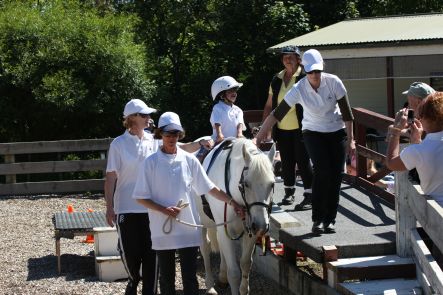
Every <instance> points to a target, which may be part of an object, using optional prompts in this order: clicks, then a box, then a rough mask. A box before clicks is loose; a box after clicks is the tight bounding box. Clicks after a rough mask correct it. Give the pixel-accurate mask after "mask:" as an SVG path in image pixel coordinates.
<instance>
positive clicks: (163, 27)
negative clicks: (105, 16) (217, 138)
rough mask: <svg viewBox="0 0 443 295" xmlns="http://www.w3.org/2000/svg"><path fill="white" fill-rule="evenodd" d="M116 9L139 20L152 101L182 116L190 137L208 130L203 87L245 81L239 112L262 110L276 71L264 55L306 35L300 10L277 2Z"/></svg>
mask: <svg viewBox="0 0 443 295" xmlns="http://www.w3.org/2000/svg"><path fill="white" fill-rule="evenodd" d="M117 7H118V9H119V10H120V11H125V12H128V11H130V12H135V13H137V14H138V16H139V17H140V19H141V23H140V26H139V36H140V38H141V40H142V41H144V43H145V45H146V50H147V52H148V54H147V63H148V65H149V68H150V72H151V73H153V76H152V78H153V79H154V81H155V83H156V86H157V87H158V92H157V96H156V102H158V103H159V104H160V107H161V111H167V110H172V111H176V112H177V113H179V114H180V115H181V118H182V121H183V122H184V125H185V127H186V129H187V133H188V135H189V138H195V137H197V136H201V135H207V134H209V132H211V128H210V124H209V116H210V112H211V109H212V105H213V102H212V98H211V95H210V87H211V84H212V82H213V81H214V80H215V79H216V78H217V77H219V76H221V75H231V76H233V77H235V78H236V79H238V80H240V81H242V82H244V83H245V86H244V87H243V88H242V89H241V90H240V93H239V100H238V104H239V105H240V106H241V107H242V108H243V109H256V108H262V107H263V105H264V102H265V99H266V97H267V90H268V89H267V88H268V85H269V81H270V79H271V77H272V74H273V73H274V72H275V71H276V70H277V69H279V68H280V66H281V65H280V61H279V60H278V59H276V58H274V57H273V56H269V55H268V54H267V53H266V49H267V48H268V47H270V46H272V45H274V44H275V43H278V42H282V41H284V40H285V39H286V38H293V36H294V35H298V34H303V33H306V32H308V29H309V24H308V17H307V15H306V14H305V13H304V12H303V10H302V8H301V6H300V5H294V4H293V3H287V2H284V1H270V0H259V1H240V0H236V1H214V0H197V1H196V0H162V1H161V0H146V1H134V3H130V4H124V5H119V6H117Z"/></svg>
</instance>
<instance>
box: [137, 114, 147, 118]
mask: <svg viewBox="0 0 443 295" xmlns="http://www.w3.org/2000/svg"><path fill="white" fill-rule="evenodd" d="M137 116H140V117H142V118H143V119H146V118H147V117H149V115H148V114H141V113H137Z"/></svg>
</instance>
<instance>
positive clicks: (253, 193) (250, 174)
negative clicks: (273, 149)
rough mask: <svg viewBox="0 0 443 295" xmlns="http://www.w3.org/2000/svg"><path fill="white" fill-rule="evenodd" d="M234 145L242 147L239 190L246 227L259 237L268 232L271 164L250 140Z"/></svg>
mask: <svg viewBox="0 0 443 295" xmlns="http://www.w3.org/2000/svg"><path fill="white" fill-rule="evenodd" d="M236 145H241V146H242V155H243V159H244V168H243V169H242V171H241V176H240V181H239V190H240V193H241V194H242V198H243V201H244V203H245V206H246V209H247V222H248V227H249V228H250V230H251V232H252V233H253V234H255V235H256V236H258V237H260V236H262V235H264V234H265V233H266V232H267V231H268V230H269V214H270V210H271V208H272V194H273V190H274V182H275V177H274V172H273V168H272V164H271V161H270V159H269V158H268V156H267V155H266V154H264V153H263V152H262V151H260V150H259V149H258V148H257V147H256V145H255V144H253V143H252V142H251V141H250V140H244V139H241V140H238V142H237V143H236Z"/></svg>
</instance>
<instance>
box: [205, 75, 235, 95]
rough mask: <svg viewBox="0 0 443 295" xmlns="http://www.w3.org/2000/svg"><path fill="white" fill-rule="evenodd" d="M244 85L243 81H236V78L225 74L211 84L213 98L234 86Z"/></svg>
mask: <svg viewBox="0 0 443 295" xmlns="http://www.w3.org/2000/svg"><path fill="white" fill-rule="evenodd" d="M242 86H243V83H239V82H237V81H235V79H234V78H232V77H231V76H223V77H220V78H217V79H216V80H215V81H214V82H213V83H212V86H211V95H212V99H213V100H215V98H216V97H217V95H218V94H219V93H220V92H222V91H225V90H228V89H232V88H240V87H242Z"/></svg>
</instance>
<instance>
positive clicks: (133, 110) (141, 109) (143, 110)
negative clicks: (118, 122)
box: [123, 99, 157, 118]
mask: <svg viewBox="0 0 443 295" xmlns="http://www.w3.org/2000/svg"><path fill="white" fill-rule="evenodd" d="M156 111H157V110H156V109H153V108H150V107H148V106H147V105H146V104H145V103H144V102H143V101H142V100H140V99H131V100H130V101H128V103H127V104H126V105H125V109H124V111H123V117H124V118H126V117H128V116H129V115H133V114H138V113H139V114H147V115H149V114H151V113H155V112H156Z"/></svg>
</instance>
